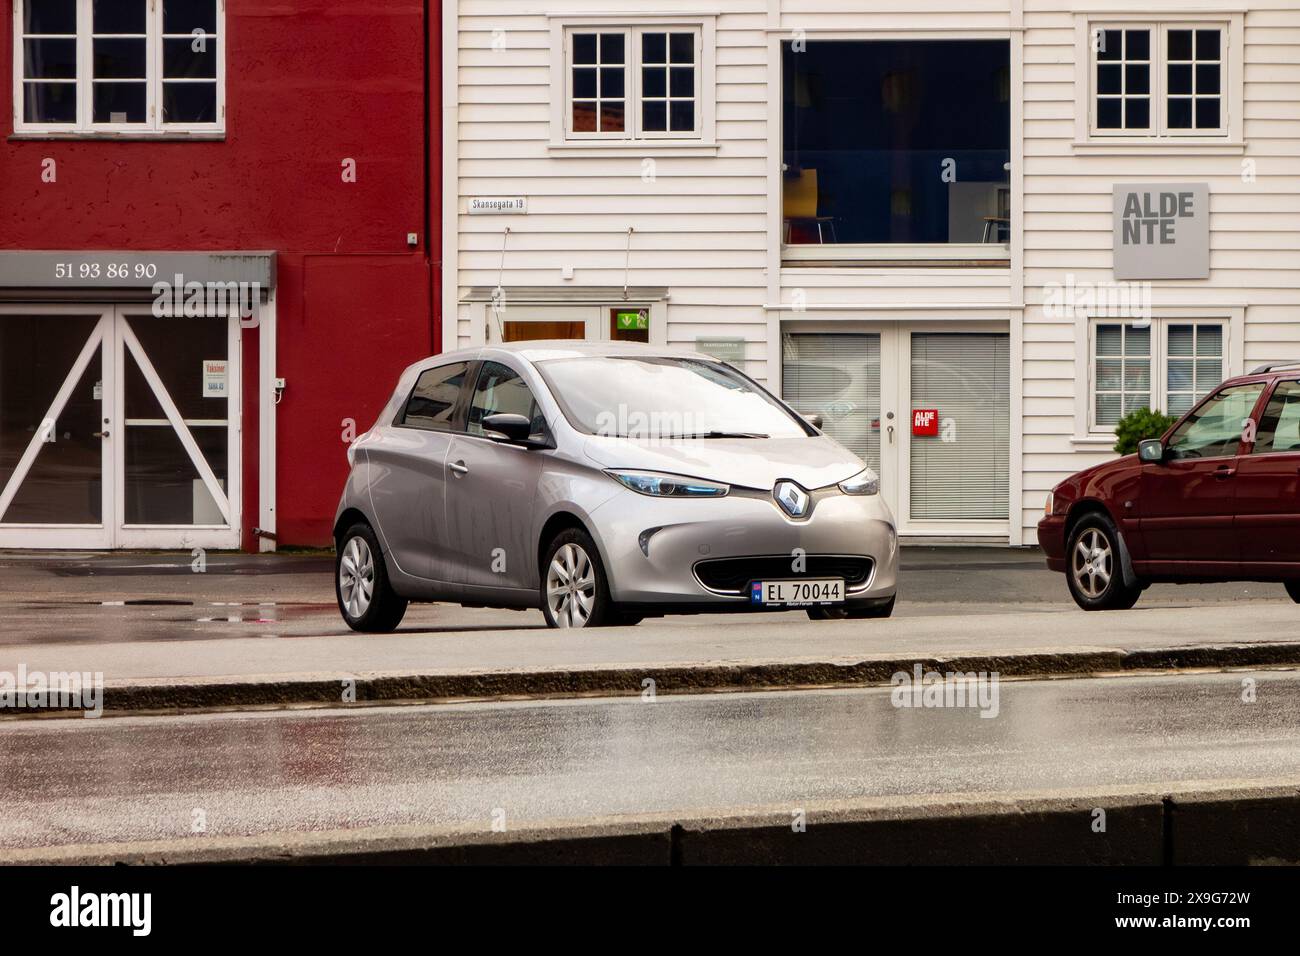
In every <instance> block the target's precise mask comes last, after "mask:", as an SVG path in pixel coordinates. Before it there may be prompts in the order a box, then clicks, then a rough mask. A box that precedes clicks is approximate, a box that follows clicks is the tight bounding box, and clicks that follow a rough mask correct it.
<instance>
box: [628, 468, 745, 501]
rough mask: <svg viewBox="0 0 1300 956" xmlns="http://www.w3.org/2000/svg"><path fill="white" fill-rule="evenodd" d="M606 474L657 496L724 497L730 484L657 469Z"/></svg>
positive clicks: (643, 493)
mask: <svg viewBox="0 0 1300 956" xmlns="http://www.w3.org/2000/svg"><path fill="white" fill-rule="evenodd" d="M605 474H607V475H609V476H610V477H611V478H613V479H615V480H617V481H619V482H620V483H622V484H624V485H626V486H627V487H629V488H631V489H632V490H633V491H635V492H636V493H637V494H642V495H651V496H652V497H655V498H722V497H724V496H725V495H726V494H727V492H728V491H730V490H731V486H730V485H724V484H722V483H721V482H717V481H705V480H704V479H702V478H687V477H686V476H685V475H664V474H660V473H659V472H657V471H607V472H606V473H605Z"/></svg>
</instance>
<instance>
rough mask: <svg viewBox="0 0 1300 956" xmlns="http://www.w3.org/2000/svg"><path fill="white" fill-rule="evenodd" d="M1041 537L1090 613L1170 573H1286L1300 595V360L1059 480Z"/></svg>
mask: <svg viewBox="0 0 1300 956" xmlns="http://www.w3.org/2000/svg"><path fill="white" fill-rule="evenodd" d="M1038 543H1039V544H1040V545H1042V548H1043V551H1044V553H1045V554H1046V555H1047V566H1048V567H1049V568H1051V569H1052V570H1053V571H1062V572H1064V573H1065V579H1066V582H1067V583H1068V584H1069V587H1070V593H1071V594H1072V595H1073V596H1074V600H1075V602H1076V603H1077V604H1078V605H1079V606H1080V607H1081V608H1083V609H1084V610H1085V611H1104V610H1116V609H1126V608H1131V607H1132V606H1133V605H1134V604H1136V603H1137V599H1138V596H1139V595H1141V593H1142V592H1143V591H1144V590H1146V588H1147V586H1148V585H1149V584H1152V583H1154V582H1166V581H1172V582H1178V583H1183V582H1190V581H1278V582H1281V583H1283V584H1285V585H1286V590H1287V593H1288V594H1289V595H1291V598H1292V599H1293V600H1295V601H1296V602H1298V603H1300V362H1286V363H1275V364H1272V365H1264V366H1261V367H1260V368H1257V369H1255V371H1253V372H1251V373H1250V374H1249V375H1241V376H1238V377H1237V378H1231V379H1228V380H1227V381H1226V382H1224V383H1223V384H1222V385H1220V386H1219V387H1218V388H1217V389H1215V390H1214V391H1213V392H1212V393H1211V394H1210V395H1209V396H1207V397H1206V398H1205V399H1204V400H1203V401H1201V402H1200V403H1199V404H1198V405H1196V406H1195V407H1194V408H1193V409H1192V410H1191V411H1189V412H1188V413H1187V414H1186V415H1184V416H1183V417H1182V418H1181V419H1180V420H1179V421H1178V423H1177V424H1176V425H1174V427H1173V428H1171V429H1170V430H1169V431H1168V432H1167V433H1166V434H1165V436H1164V437H1163V438H1160V439H1151V440H1149V441H1144V442H1142V443H1141V444H1140V446H1139V448H1138V453H1137V454H1136V455H1127V456H1125V457H1123V458H1120V459H1119V460H1118V461H1111V462H1107V463H1105V464H1103V465H1097V466H1096V467H1093V468H1088V469H1085V470H1084V471H1081V472H1079V473H1078V474H1075V475H1072V476H1071V477H1069V478H1067V479H1066V480H1065V481H1063V482H1061V483H1060V484H1059V485H1057V486H1056V487H1055V488H1053V489H1052V493H1051V494H1050V495H1049V496H1048V498H1047V507H1046V515H1045V517H1044V518H1043V520H1042V521H1040V522H1039V523H1038Z"/></svg>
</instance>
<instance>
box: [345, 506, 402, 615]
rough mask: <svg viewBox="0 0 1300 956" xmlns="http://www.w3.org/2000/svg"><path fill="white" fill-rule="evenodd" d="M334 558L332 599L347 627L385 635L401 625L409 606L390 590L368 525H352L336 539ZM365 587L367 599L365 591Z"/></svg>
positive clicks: (378, 551) (379, 552) (390, 586)
mask: <svg viewBox="0 0 1300 956" xmlns="http://www.w3.org/2000/svg"><path fill="white" fill-rule="evenodd" d="M337 544H338V546H337V548H336V551H335V555H334V596H335V597H336V598H337V599H338V602H339V613H340V614H342V615H343V620H344V621H345V622H347V625H348V627H350V628H352V630H354V631H361V632H363V633H368V634H385V633H387V632H389V631H392V630H394V629H396V627H397V625H398V624H400V623H402V617H403V616H404V615H405V614H406V607H407V604H408V603H409V602H408V601H407V600H406V598H404V597H401V596H400V595H398V594H397V592H396V591H394V590H393V586H392V584H391V583H390V582H389V580H388V569H387V568H386V567H385V566H384V552H383V549H381V548H380V546H379V537H378V536H377V535H376V534H375V532H374V529H373V528H371V527H370V525H368V524H365V523H363V522H359V523H357V524H354V525H352V526H351V527H350V528H348V530H347V531H345V532H344V533H343V534H342V535H340V536H339V539H338V543H337ZM367 585H368V586H369V595H368V596H367V593H366V587H367Z"/></svg>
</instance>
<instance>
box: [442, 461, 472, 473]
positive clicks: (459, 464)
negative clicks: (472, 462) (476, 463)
mask: <svg viewBox="0 0 1300 956" xmlns="http://www.w3.org/2000/svg"><path fill="white" fill-rule="evenodd" d="M447 467H448V468H450V469H451V470H452V471H453V472H455V474H456V475H457V476H460V475H468V474H469V467H468V466H467V465H466V464H465V463H464V462H463V461H453V462H452V463H451V464H450V465H448V466H447Z"/></svg>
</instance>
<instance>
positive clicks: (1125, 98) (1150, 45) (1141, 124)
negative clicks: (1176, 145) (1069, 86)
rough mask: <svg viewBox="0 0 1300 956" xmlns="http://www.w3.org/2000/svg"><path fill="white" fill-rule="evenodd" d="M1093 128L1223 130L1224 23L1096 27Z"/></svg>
mask: <svg viewBox="0 0 1300 956" xmlns="http://www.w3.org/2000/svg"><path fill="white" fill-rule="evenodd" d="M1090 35H1091V38H1092V49H1093V57H1092V96H1093V104H1092V114H1093V115H1092V126H1093V130H1094V132H1096V133H1098V134H1102V135H1106V134H1111V135H1117V134H1125V135H1137V136H1166V135H1170V136H1176V135H1217V134H1220V133H1223V132H1225V129H1226V123H1225V115H1224V114H1225V111H1224V100H1223V97H1224V86H1225V83H1226V57H1225V50H1226V38H1227V31H1226V29H1225V27H1224V25H1222V24H1219V25H1213V24H1210V25H1203V24H1124V25H1118V26H1095V27H1094V28H1093V29H1092V31H1091V33H1090Z"/></svg>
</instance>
